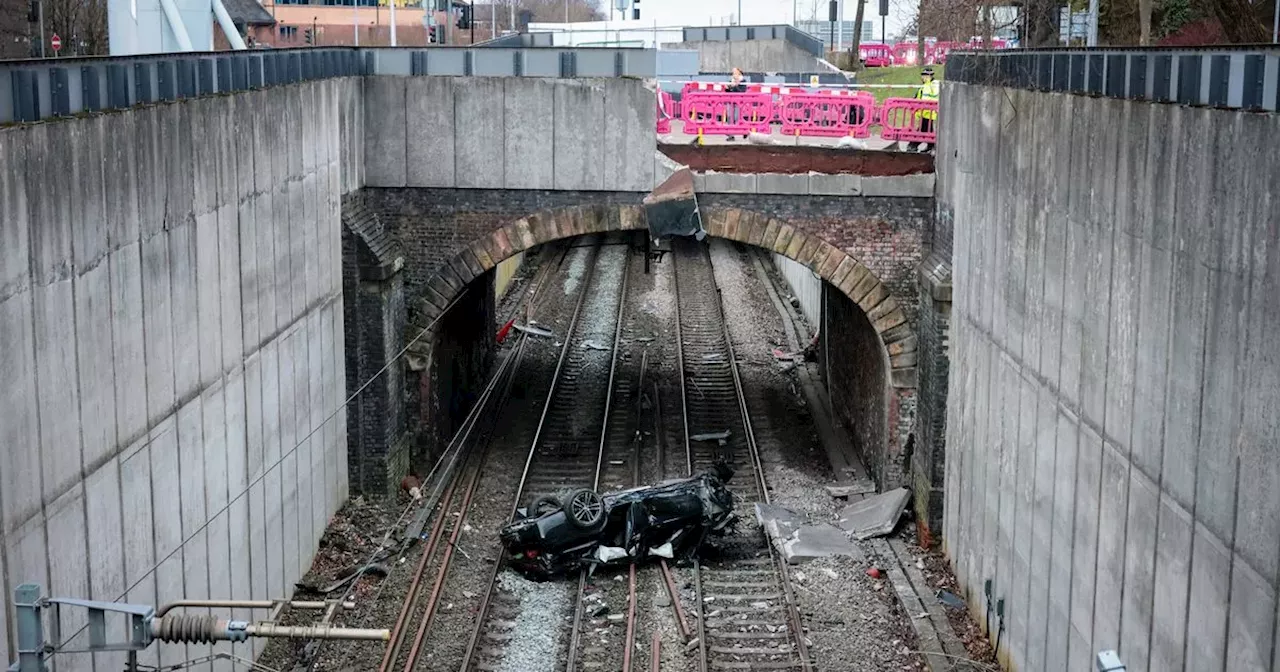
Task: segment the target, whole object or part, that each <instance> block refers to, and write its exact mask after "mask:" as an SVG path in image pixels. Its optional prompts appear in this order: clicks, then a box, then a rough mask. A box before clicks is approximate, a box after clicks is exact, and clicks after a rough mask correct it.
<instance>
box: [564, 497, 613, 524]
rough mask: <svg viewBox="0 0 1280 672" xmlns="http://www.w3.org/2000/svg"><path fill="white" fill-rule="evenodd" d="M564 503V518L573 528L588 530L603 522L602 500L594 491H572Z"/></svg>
mask: <svg viewBox="0 0 1280 672" xmlns="http://www.w3.org/2000/svg"><path fill="white" fill-rule="evenodd" d="M566 501H567V502H568V504H567V505H565V507H564V512H565V516H566V517H567V518H568V519H569V522H570V523H571V524H573V525H574V527H578V528H581V529H584V530H588V529H591V528H593V527H595V526H597V525H599V524H600V521H602V520H604V500H602V499H600V495H599V494H597V493H596V491H595V490H587V489H582V490H574V491H573V492H572V493H570V495H569V497H568V499H567V500H566Z"/></svg>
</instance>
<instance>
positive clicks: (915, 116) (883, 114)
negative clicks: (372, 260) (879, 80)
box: [880, 98, 938, 142]
mask: <svg viewBox="0 0 1280 672" xmlns="http://www.w3.org/2000/svg"><path fill="white" fill-rule="evenodd" d="M923 112H933V116H934V121H937V115H938V101H936V100H916V99H913V98H889V99H887V100H885V101H884V104H883V105H881V107H880V137H882V138H884V139H885V140H898V141H901V142H937V141H938V134H937V129H936V128H935V129H931V130H930V131H928V132H924V131H921V130H920V126H921V122H922V121H924V116H923V115H922V114H921V113H923Z"/></svg>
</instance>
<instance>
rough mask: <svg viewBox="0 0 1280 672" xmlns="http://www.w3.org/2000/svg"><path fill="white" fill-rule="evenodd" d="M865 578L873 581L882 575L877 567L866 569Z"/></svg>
mask: <svg viewBox="0 0 1280 672" xmlns="http://www.w3.org/2000/svg"><path fill="white" fill-rule="evenodd" d="M867 576H869V577H871V578H873V579H878V578H880V577H881V576H882V574H881V573H880V569H879V568H878V567H868V568H867Z"/></svg>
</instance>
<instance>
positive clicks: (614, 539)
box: [499, 463, 738, 579]
mask: <svg viewBox="0 0 1280 672" xmlns="http://www.w3.org/2000/svg"><path fill="white" fill-rule="evenodd" d="M732 476H733V469H732V468H730V467H729V466H728V465H726V464H724V463H719V464H717V465H715V466H714V467H712V468H711V469H708V470H707V471H706V472H704V473H701V474H698V475H696V476H693V477H690V478H684V479H677V480H669V481H663V482H661V483H658V484H656V485H649V486H644V487H639V488H631V489H629V490H622V491H619V492H611V493H605V494H598V493H596V492H595V491H593V490H588V489H581V490H574V491H572V492H570V493H568V494H567V495H565V496H564V497H562V498H557V497H539V498H538V499H537V500H535V501H534V502H533V503H532V504H531V505H530V506H529V507H528V508H527V509H520V510H518V511H517V518H516V519H515V520H513V521H512V522H510V523H508V524H507V525H506V526H504V527H503V528H502V530H501V532H500V533H499V536H500V538H501V539H502V543H503V546H504V547H505V548H506V552H507V559H508V561H509V563H510V565H511V567H512V568H513V569H515V570H516V571H519V572H520V573H522V574H524V575H525V576H526V577H528V578H530V579H550V578H555V577H557V576H562V575H567V574H571V573H573V572H574V571H576V570H581V569H589V570H592V571H594V569H595V568H596V567H599V566H601V565H620V564H627V563H631V562H641V561H644V560H648V559H650V558H666V559H673V558H675V557H677V556H682V557H683V556H687V555H691V554H692V553H693V552H694V551H696V549H697V548H698V547H699V546H700V545H701V543H702V541H703V539H705V538H706V537H707V536H708V535H717V536H722V535H725V534H728V533H730V532H731V531H732V530H733V529H734V525H735V524H736V523H737V520H738V516H737V514H736V513H734V510H733V493H731V492H730V491H729V489H728V488H727V487H726V486H725V483H726V482H728V480H729V479H730V478H731V477H732Z"/></svg>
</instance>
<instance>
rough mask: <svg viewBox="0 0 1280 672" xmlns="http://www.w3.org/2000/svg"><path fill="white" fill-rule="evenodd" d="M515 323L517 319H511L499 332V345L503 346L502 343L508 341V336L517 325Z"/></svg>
mask: <svg viewBox="0 0 1280 672" xmlns="http://www.w3.org/2000/svg"><path fill="white" fill-rule="evenodd" d="M515 323H516V321H515V319H511V320H509V321H508V322H507V323H506V324H504V325H502V328H501V329H499V330H498V345H502V342H503V341H505V340H507V334H508V333H510V332H511V327H512V326H513V325H515Z"/></svg>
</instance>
